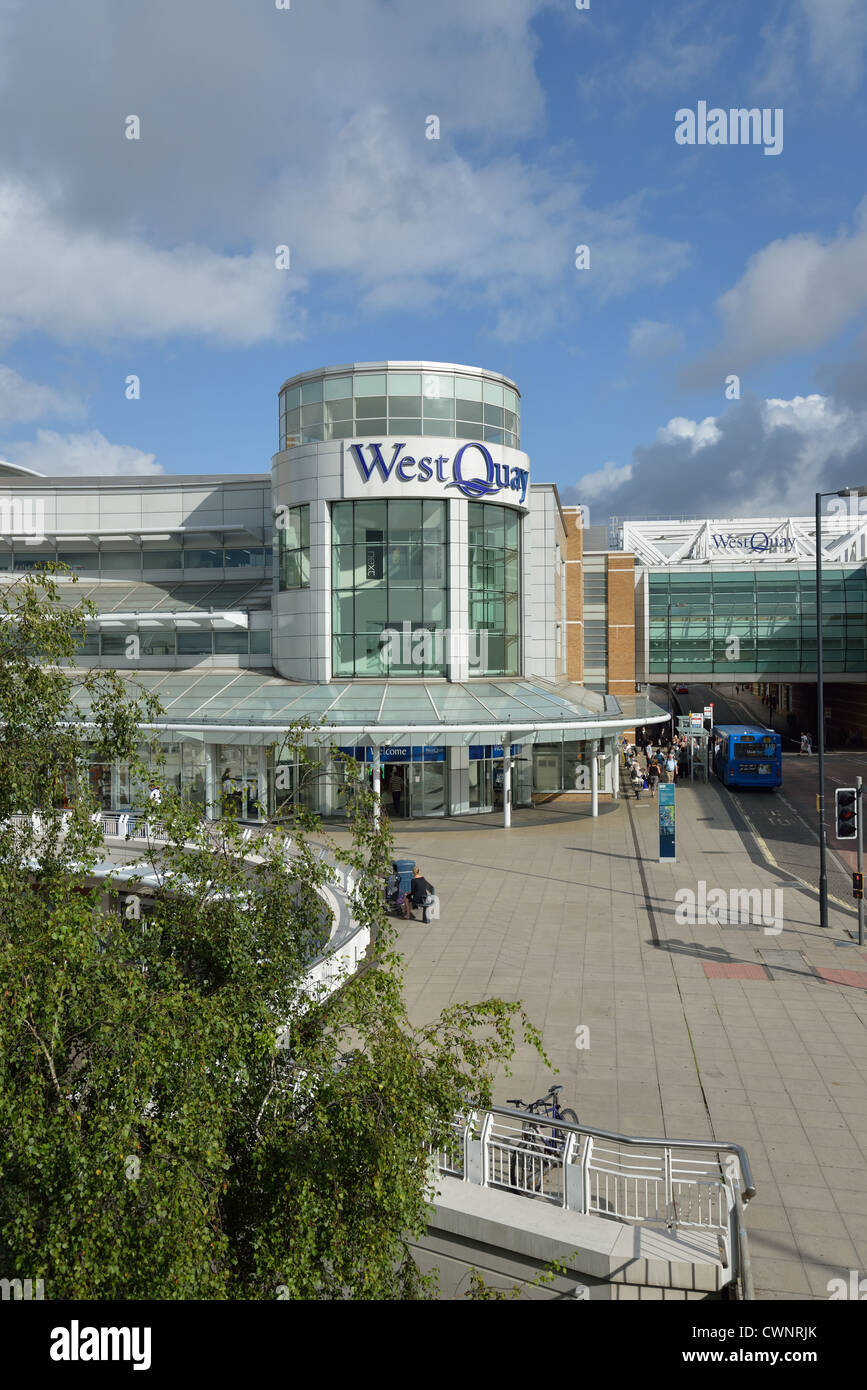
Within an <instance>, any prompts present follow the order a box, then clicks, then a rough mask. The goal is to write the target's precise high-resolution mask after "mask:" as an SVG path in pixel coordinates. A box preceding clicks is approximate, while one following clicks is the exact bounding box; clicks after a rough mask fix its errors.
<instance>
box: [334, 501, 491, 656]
mask: <svg viewBox="0 0 867 1390" xmlns="http://www.w3.org/2000/svg"><path fill="white" fill-rule="evenodd" d="M497 510H500V509H499V508H498V509H497ZM447 527H448V510H447V503H445V502H438V501H427V500H425V501H422V500H417V501H409V500H407V501H403V500H391V499H389V500H383V501H377V502H366V501H363V502H335V503H333V504H332V508H331V584H332V589H333V596H332V616H331V622H332V627H331V632H332V670H333V674H334V675H335V676H383V675H386V674H391V675H405V676H429V675H445V674H446V664H447V657H448V653H447V650H446V642H445V640H444V637H443V633H444V630H445V629H446V628H447V626H448V611H449V608H448V556H447V545H448V532H447ZM437 633H439V634H440V636H439V640H438V641H437V638H436V634H437ZM425 634H431V636H430V637H429V638H428V637H426V636H425Z"/></svg>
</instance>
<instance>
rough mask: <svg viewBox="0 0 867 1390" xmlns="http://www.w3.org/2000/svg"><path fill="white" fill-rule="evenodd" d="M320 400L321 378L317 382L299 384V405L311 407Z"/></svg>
mask: <svg viewBox="0 0 867 1390" xmlns="http://www.w3.org/2000/svg"><path fill="white" fill-rule="evenodd" d="M321 400H322V378H321V377H320V378H319V380H318V381H304V382H302V383H301V404H302V405H312V404H314V402H316V401H321Z"/></svg>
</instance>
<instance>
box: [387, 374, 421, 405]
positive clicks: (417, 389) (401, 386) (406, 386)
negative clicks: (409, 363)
mask: <svg viewBox="0 0 867 1390" xmlns="http://www.w3.org/2000/svg"><path fill="white" fill-rule="evenodd" d="M388 394H389V395H390V396H420V395H421V372H389V374H388ZM419 409H421V407H420V406H419Z"/></svg>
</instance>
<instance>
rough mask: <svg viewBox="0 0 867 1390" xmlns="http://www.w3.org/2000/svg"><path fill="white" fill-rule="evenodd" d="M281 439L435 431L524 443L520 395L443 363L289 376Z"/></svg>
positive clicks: (284, 445)
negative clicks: (431, 367) (440, 367)
mask: <svg viewBox="0 0 867 1390" xmlns="http://www.w3.org/2000/svg"><path fill="white" fill-rule="evenodd" d="M279 409H280V420H279V431H280V433H279V447H280V448H281V449H293V448H295V447H296V446H297V445H298V444H317V443H323V442H326V441H328V440H330V439H356V438H370V437H375V436H376V435H385V434H388V435H392V436H398V435H401V436H402V435H405V436H408V437H410V438H412V437H414V436H417V435H428V434H429V435H438V436H440V437H446V438H457V439H477V440H481V441H483V442H485V443H489V444H504V445H508V446H509V447H510V448H513V449H519V448H520V447H521V420H520V409H521V407H520V399H519V396H518V393H517V391H515V390H514V389H513V388H512V387H511V386H507V385H506V384H505V383H504V382H503V381H502V380H499V381H498V380H496V379H495V378H493V377H487V376H483V375H482V376H468V375H462V374H461V373H460V372H447V371H430V372H424V371H399V370H396V371H379V372H362V371H356V372H352V373H349V374H347V375H346V376H325V375H323V376H321V377H314V378H311V379H310V380H305V381H300V382H297V383H294V384H293V383H292V382H290V383H289V384H287V385H286V386H284V388H283V390H282V391H281V392H280V407H279Z"/></svg>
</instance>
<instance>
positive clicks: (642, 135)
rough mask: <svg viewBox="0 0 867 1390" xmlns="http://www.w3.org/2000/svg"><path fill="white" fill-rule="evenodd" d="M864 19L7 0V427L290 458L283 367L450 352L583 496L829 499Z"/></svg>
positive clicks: (848, 298)
mask: <svg viewBox="0 0 867 1390" xmlns="http://www.w3.org/2000/svg"><path fill="white" fill-rule="evenodd" d="M865 49H867V7H865V5H864V4H863V2H862V0H785V3H779V4H778V3H776V0H763V3H761V4H756V3H755V0H729V2H728V3H726V4H725V5H720V4H719V3H716V0H667V3H657V4H649V3H638V0H625V2H624V0H619V2H618V0H590V8H589V9H586V10H577V9H576V8H575V5H574V0H471V3H470V4H466V3H465V2H464V0H438V2H437V3H436V4H430V5H429V4H425V3H420V0H291V7H290V9H288V10H278V9H277V8H276V5H275V4H269V3H266V0H256V3H251V0H185V3H184V4H183V5H182V6H178V5H177V4H176V3H175V2H174V0H150V3H149V4H148V5H146V6H142V5H140V4H137V3H133V2H132V0H80V3H79V4H77V5H75V6H69V5H65V4H61V3H59V0H48V3H43V4H41V5H40V6H38V7H33V6H27V5H24V4H19V3H9V0H2V3H0V54H2V58H0V121H2V128H3V130H4V132H6V134H5V136H4V140H3V142H2V145H0V456H2V457H6V458H9V459H12V460H13V461H16V462H19V463H21V464H24V465H25V466H29V467H33V468H36V469H38V470H39V471H42V472H45V473H63V474H68V473H79V474H81V473H85V474H94V473H95V474H106V475H111V474H121V475H125V474H127V475H128V474H130V473H137V472H139V473H140V472H154V471H162V472H165V473H200V472H211V471H213V472H220V473H222V472H249V471H264V470H266V469H267V468H268V465H269V460H270V456H271V453H272V452H273V450H274V448H275V447H276V393H277V389H278V387H279V386H280V384H281V382H282V381H283V380H284V379H285V378H286V377H287V376H289V375H291V374H293V373H294V372H296V371H301V370H306V369H309V368H313V367H317V366H320V365H325V364H330V363H341V362H349V361H364V360H380V359H384V358H393V359H401V358H426V359H431V360H437V359H440V360H446V361H456V362H466V363H473V364H476V365H480V366H487V367H490V368H493V369H495V370H501V371H504V372H506V373H508V374H509V375H510V376H512V377H514V379H515V380H516V381H517V382H518V385H519V386H520V388H521V391H522V394H523V445H524V448H525V449H526V450H527V451H528V453H529V454H530V456H531V460H532V465H533V476H534V478H535V479H536V480H537V481H542V480H545V481H548V480H550V481H554V482H556V483H557V484H558V486H559V487H560V489H561V495H562V496H563V497H564V500H568V501H573V502H574V501H582V502H585V503H586V504H587V505H588V506H589V508H590V512H591V520H595V521H602V520H604V519H605V518H606V517H607V516H608V515H609V514H618V515H645V514H646V515H666V516H669V515H675V516H678V515H681V514H683V515H697V516H704V515H709V516H712V515H717V516H725V515H736V514H745V515H771V514H775V515H786V514H792V513H794V514H804V513H809V511H810V510H811V507H812V498H811V494H812V492H813V491H814V490H815V489H816V487H818V486H822V487H831V486H837V485H843V484H848V483H861V482H867V335H865V308H867V201H865V194H867V187H865V173H864V170H865V158H864V132H865V129H867V123H865V89H864V67H865ZM699 102H706V103H707V106H708V107H709V108H714V107H718V108H722V109H723V110H725V111H728V110H729V109H731V108H741V107H747V108H758V109H760V110H761V109H765V108H767V109H768V110H770V111H774V110H777V109H780V110H782V112H783V125H782V131H783V147H782V150H781V152H780V153H779V154H776V155H766V154H765V153H764V150H763V148H762V146H761V145H742V144H729V145H716V146H711V145H680V144H678V143H677V142H676V140H675V124H676V122H675V114H676V112H677V111H678V110H684V109H691V110H697V108H698V103H699ZM130 114H134V115H137V116H138V117H139V119H140V122H141V133H140V139H139V140H136V141H133V140H127V139H126V138H125V135H124V129H125V124H124V123H125V121H126V118H127V117H128V116H129V115H130ZM431 114H435V115H437V116H438V118H439V122H440V138H439V139H438V140H429V139H426V138H425V129H426V118H427V117H428V116H429V115H431ZM279 244H287V245H289V246H290V248H291V260H292V265H291V269H290V270H288V271H287V270H277V269H276V267H275V265H274V249H275V247H276V246H277V245H279ZM579 244H585V245H587V246H589V248H590V266H589V268H588V269H586V270H578V269H576V267H575V248H576V246H577V245H579ZM130 373H135V374H136V375H137V376H139V377H140V380H141V399H140V400H138V401H128V400H127V399H126V398H125V394H124V381H125V378H126V377H127V375H128V374H130ZM729 374H736V375H737V376H738V377H739V381H740V398H739V399H727V398H726V377H727V376H728V375H729Z"/></svg>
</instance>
